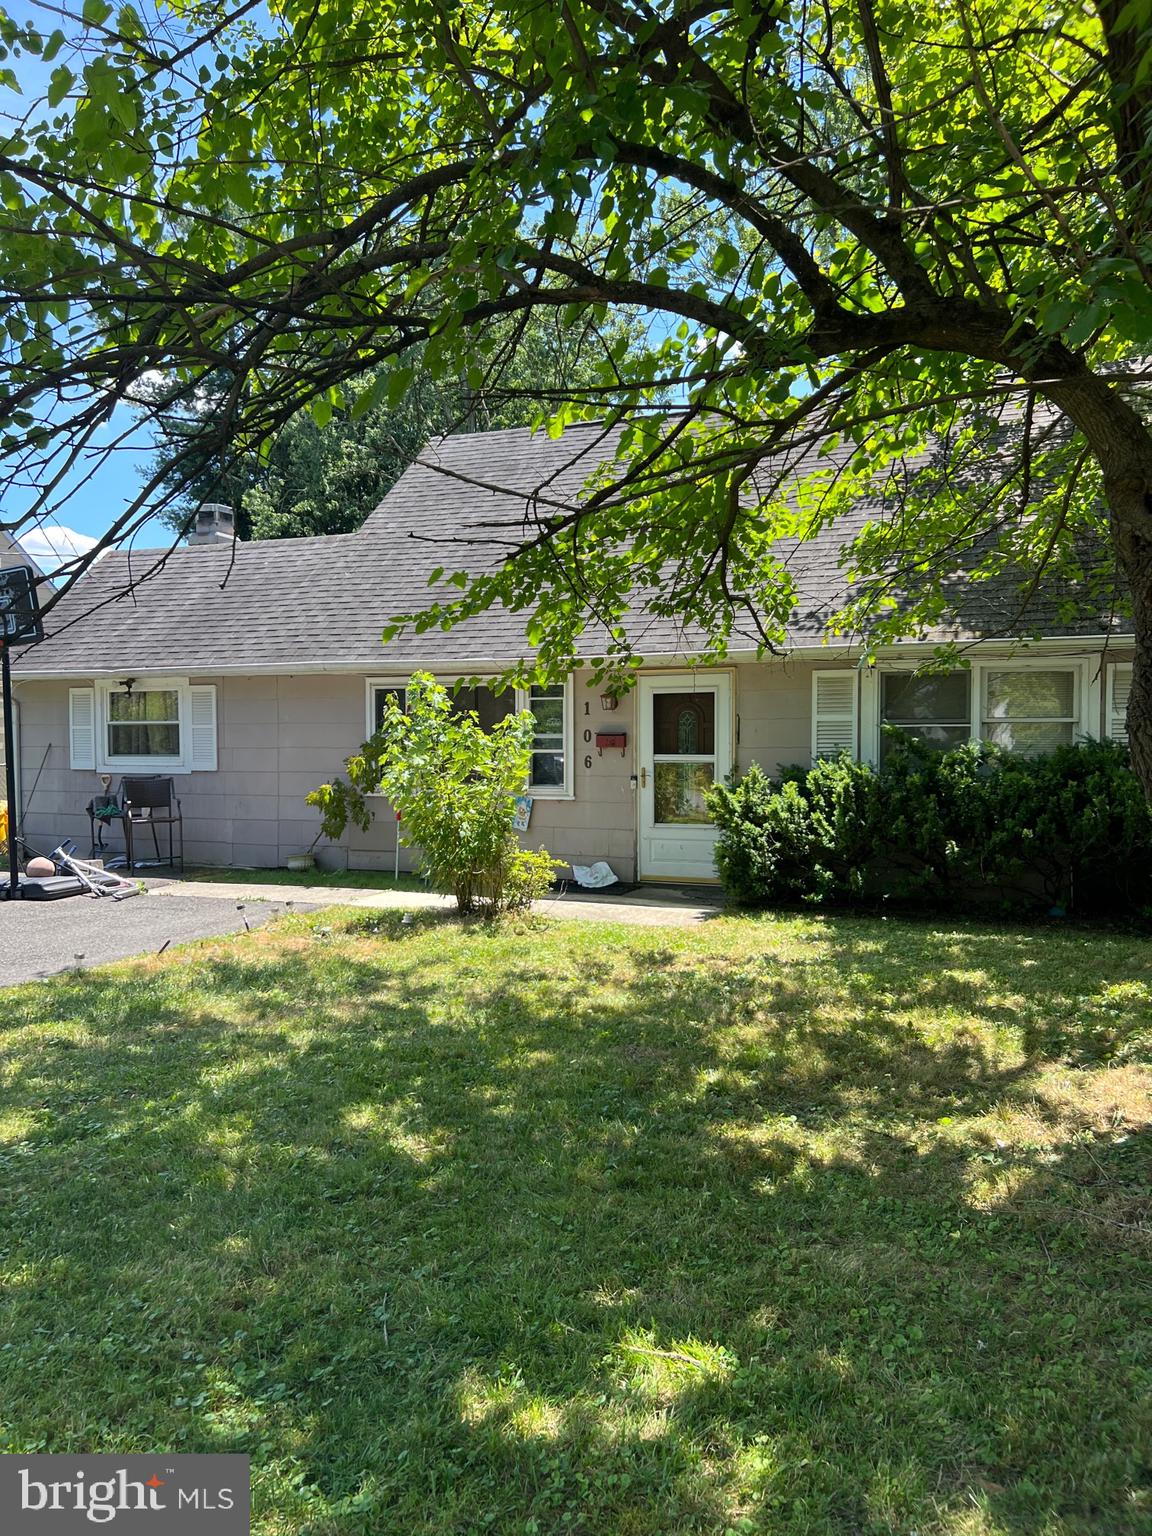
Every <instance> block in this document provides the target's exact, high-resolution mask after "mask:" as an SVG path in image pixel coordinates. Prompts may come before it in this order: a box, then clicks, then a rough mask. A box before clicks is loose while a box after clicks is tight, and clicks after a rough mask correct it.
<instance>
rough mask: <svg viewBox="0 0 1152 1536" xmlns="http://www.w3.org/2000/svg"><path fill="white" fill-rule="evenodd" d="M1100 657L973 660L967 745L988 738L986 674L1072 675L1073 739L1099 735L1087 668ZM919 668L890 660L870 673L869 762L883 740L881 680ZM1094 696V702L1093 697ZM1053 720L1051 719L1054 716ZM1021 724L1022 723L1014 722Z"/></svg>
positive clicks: (876, 758) (876, 759)
mask: <svg viewBox="0 0 1152 1536" xmlns="http://www.w3.org/2000/svg"><path fill="white" fill-rule="evenodd" d="M1098 661H1099V657H1085V656H1064V655H1059V656H1052V655H1048V656H1029V657H1026V658H1020V657H1006V658H996V657H982V658H980V659H979V660H973V662H972V664H971V666H970V667H968V668H966V669H959V668H957V669H956V670H966V671H967V673H968V677H969V690H968V740H969V742H970V743H977V742H982V741H986V740H987V739H988V738H987V737H985V736H984V735H983V734H982V733H983V729H984V709H985V700H986V697H987V675H988V673H989V672H1070V673H1071V674H1072V680H1073V682H1072V686H1073V706H1072V715H1071V724H1072V740H1073V741H1078V740H1079V739H1080V738H1081V737H1083V736H1098V735H1099V734H1100V729H1099V722H1097V721H1096V720H1095V717H1094V713H1093V709H1094V708H1095V712H1096V713H1099V707H1100V700H1099V680H1098V679H1097V680H1096V683H1095V684H1093V683H1092V681H1091V680H1090V678H1089V676H1088V667H1089V665H1090V664H1091V663H1092V662H1098ZM918 670H919V668H918V667H917V666H916V663H915V662H912V661H907V662H900V661H890V662H882V663H880V664H878V665H877V666H876V667H875V668H874V669H873V671H872V676H873V678H874V680H875V681H874V694H873V700H872V713H873V723H872V730H871V731H870V733H869V734H870V737H871V755H870V761H871V762H873V763H879V761H880V743H881V739H882V733H883V727H884V717H883V715H882V713H881V698H882V685H881V681H880V679H881V678H882V677H884V676H887V675H889V674H891V673H901V672H916V671H918ZM1094 694H1095V695H1096V697H1095V702H1093V695H1094ZM1053 718H1054V717H1053ZM1060 718H1061V721H1062V722H1066V721H1067V720H1068V718H1069V717H1068V716H1061V717H1060ZM1016 723H1022V722H1016Z"/></svg>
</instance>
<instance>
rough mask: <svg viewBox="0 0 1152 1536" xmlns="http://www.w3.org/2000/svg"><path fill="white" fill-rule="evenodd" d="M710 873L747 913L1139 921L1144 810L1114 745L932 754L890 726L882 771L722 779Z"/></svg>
mask: <svg viewBox="0 0 1152 1536" xmlns="http://www.w3.org/2000/svg"><path fill="white" fill-rule="evenodd" d="M709 806H710V810H711V813H712V816H713V819H714V820H715V822H716V825H717V827H718V828H719V834H720V835H719V839H718V842H717V847H716V864H717V868H718V870H719V872H720V875H721V878H722V879H723V881H724V884H725V887H726V889H727V891H728V894H729V896H730V897H731V898H732V899H733V900H734V901H737V902H739V903H741V904H743V905H751V906H754V905H760V904H763V903H767V902H775V901H800V902H808V903H815V904H820V903H825V902H852V901H871V902H874V901H878V900H884V901H888V902H898V903H918V904H927V905H932V906H936V907H945V908H949V907H951V908H977V909H979V908H983V909H985V910H987V909H989V908H999V909H1013V910H1020V909H1027V908H1040V907H1044V908H1056V909H1062V910H1076V911H1078V912H1082V913H1091V912H1108V911H1128V912H1139V911H1141V910H1143V909H1144V908H1146V907H1147V906H1148V905H1149V904H1150V902H1152V816H1150V814H1149V809H1148V805H1147V803H1146V801H1145V799H1144V795H1143V792H1142V790H1141V788H1140V785H1139V783H1138V781H1137V780H1136V777H1135V775H1134V774H1133V773H1132V772H1131V771H1130V769H1129V768H1128V766H1127V759H1126V754H1125V752H1124V750H1123V749H1122V748H1121V747H1119V746H1117V745H1116V744H1115V743H1113V742H1107V741H1085V742H1083V743H1081V744H1078V745H1076V746H1067V747H1061V748H1059V749H1058V750H1056V751H1055V752H1052V753H1049V754H1047V755H1045V756H1042V757H1020V756H1015V755H1012V754H1010V753H1006V752H1003V751H1001V750H999V749H998V748H996V747H992V746H985V745H969V746H964V747H959V748H957V749H955V750H954V751H952V752H944V753H937V752H932V751H930V750H929V749H928V748H927V747H925V746H924V745H923V743H921V742H919V741H918V740H917V739H916V738H914V737H911V736H908V735H905V734H902V733H898V732H894V733H893V734H892V735H891V737H890V741H889V746H888V752H887V754H886V761H885V765H884V767H883V769H882V770H879V771H877V770H875V769H873V768H871V767H870V766H869V765H868V764H866V763H857V762H854V761H853V760H852V759H851V758H849V757H847V756H842V757H838V758H831V759H825V760H821V761H819V762H817V763H815V764H814V765H813V766H812V767H811V768H787V769H784V770H783V771H782V772H781V773H780V774H779V775H778V776H777V777H776V778H775V779H772V778H769V776H768V775H767V774H766V773H764V771H763V770H762V769H761V768H759V767H757V766H756V765H755V764H753V765H752V766H751V767H750V768H749V769H748V771H747V773H745V774H744V776H743V777H742V778H739V779H736V778H733V779H732V780H730V781H729V783H728V784H726V785H717V786H716V787H715V788H714V789H713V790H712V791H711V792H710V797H709Z"/></svg>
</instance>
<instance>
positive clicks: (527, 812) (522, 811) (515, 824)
mask: <svg viewBox="0 0 1152 1536" xmlns="http://www.w3.org/2000/svg"><path fill="white" fill-rule="evenodd" d="M531 820H532V796H531V795H517V796H516V810H515V812H514V813H513V816H512V830H513V832H527V830H528V823H529V822H530V821H531Z"/></svg>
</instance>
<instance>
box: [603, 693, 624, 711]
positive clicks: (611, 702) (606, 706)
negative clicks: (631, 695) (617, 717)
mask: <svg viewBox="0 0 1152 1536" xmlns="http://www.w3.org/2000/svg"><path fill="white" fill-rule="evenodd" d="M619 704H620V700H619V699H618V698H617V697H616V695H615V694H614V693H602V694H601V695H600V708H601V709H603V710H606V711H611V710H613V709H616V708H618V707H619Z"/></svg>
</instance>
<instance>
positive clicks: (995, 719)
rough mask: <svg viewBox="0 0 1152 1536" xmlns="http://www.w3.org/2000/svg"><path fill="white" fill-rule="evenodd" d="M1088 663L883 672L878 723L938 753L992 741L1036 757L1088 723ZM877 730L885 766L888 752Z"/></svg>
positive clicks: (884, 735)
mask: <svg viewBox="0 0 1152 1536" xmlns="http://www.w3.org/2000/svg"><path fill="white" fill-rule="evenodd" d="M1083 670H1084V669H1083V666H1082V665H1081V664H1080V663H1079V662H1075V663H1072V664H1069V665H1063V666H1062V665H1060V664H1058V663H1055V662H1053V663H1051V664H1036V663H1033V662H1024V663H1020V662H1017V663H1012V662H995V661H983V662H976V663H974V664H973V666H972V667H971V668H970V669H969V670H967V671H957V672H925V673H915V672H908V671H896V670H893V671H890V672H883V673H881V675H880V698H879V714H880V724H881V726H895V727H896V728H897V729H898V730H901V731H904V732H906V733H907V734H908V735H910V736H915V737H916V738H917V739H918V740H919V741H921V742H922V743H923V744H924V745H925V746H926V747H929V748H930V749H931V750H933V751H936V752H947V751H949V750H950V749H951V748H953V747H958V746H960V745H962V744H963V743H964V742H966V741H987V742H991V743H992V744H993V745H994V746H998V747H1002V748H1003V749H1004V750H1005V751H1006V752H1017V753H1020V754H1021V755H1023V756H1029V757H1031V756H1036V755H1037V754H1039V753H1042V752H1051V751H1053V750H1054V749H1055V748H1056V747H1060V746H1065V745H1067V744H1068V743H1070V742H1073V741H1075V740H1076V738H1077V736H1079V735H1080V734H1082V732H1083V731H1084V729H1085V726H1084V724H1083V715H1084V703H1083V695H1084V690H1085V683H1084V676H1083ZM891 746H892V738H891V734H890V732H888V731H884V730H881V732H880V754H879V755H880V761H881V762H883V761H884V759H885V757H886V756H887V754H888V753H889V752H890V751H891Z"/></svg>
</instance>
